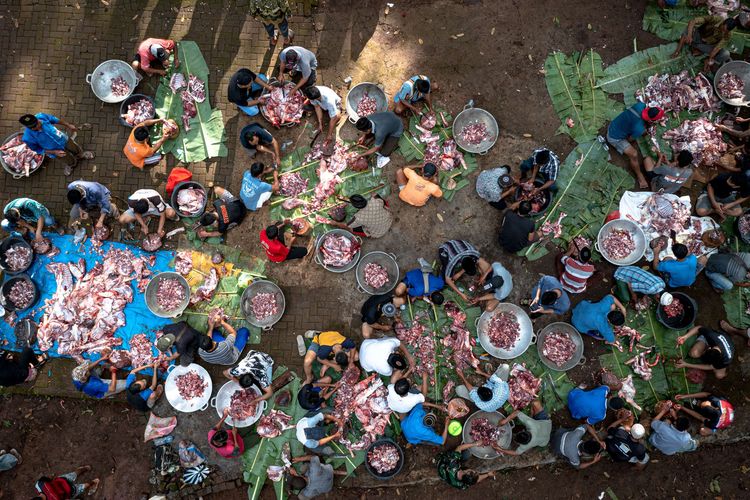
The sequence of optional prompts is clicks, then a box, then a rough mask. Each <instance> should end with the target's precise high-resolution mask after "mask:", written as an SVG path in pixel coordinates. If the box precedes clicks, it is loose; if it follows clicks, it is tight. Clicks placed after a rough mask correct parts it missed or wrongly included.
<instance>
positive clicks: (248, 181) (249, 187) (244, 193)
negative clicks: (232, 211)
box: [240, 170, 273, 211]
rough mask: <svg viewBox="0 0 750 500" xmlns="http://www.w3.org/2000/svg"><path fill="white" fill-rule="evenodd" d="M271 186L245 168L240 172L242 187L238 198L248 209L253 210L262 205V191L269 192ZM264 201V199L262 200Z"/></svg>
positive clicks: (271, 189) (271, 188)
mask: <svg viewBox="0 0 750 500" xmlns="http://www.w3.org/2000/svg"><path fill="white" fill-rule="evenodd" d="M272 191H273V186H271V185H270V184H269V183H267V182H263V181H262V180H260V179H258V178H256V177H253V175H252V174H251V173H250V171H249V170H245V173H244V174H242V189H241V190H240V199H241V200H242V203H244V204H245V208H247V209H248V210H252V211H255V210H257V209H259V208H260V206H259V205H262V204H263V203H262V201H261V199H260V198H261V195H262V194H263V193H271V192H272ZM263 201H265V200H263Z"/></svg>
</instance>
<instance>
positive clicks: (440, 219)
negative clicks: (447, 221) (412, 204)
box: [437, 214, 443, 222]
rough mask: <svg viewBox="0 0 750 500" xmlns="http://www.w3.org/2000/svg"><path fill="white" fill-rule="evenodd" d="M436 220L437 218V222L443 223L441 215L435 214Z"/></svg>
mask: <svg viewBox="0 0 750 500" xmlns="http://www.w3.org/2000/svg"><path fill="white" fill-rule="evenodd" d="M437 218H438V220H439V221H440V222H443V216H442V215H440V214H437Z"/></svg>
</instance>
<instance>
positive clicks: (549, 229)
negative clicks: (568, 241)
mask: <svg viewBox="0 0 750 500" xmlns="http://www.w3.org/2000/svg"><path fill="white" fill-rule="evenodd" d="M567 215H568V214H566V213H565V212H560V215H559V216H558V217H557V220H556V221H554V222H551V221H550V220H549V219H547V220H545V221H544V224H542V227H540V228H539V230H540V231H541V232H542V234H543V235H545V236H551V237H553V238H559V237H560V236H562V232H563V228H562V220H563V219H564V218H565V217H566V216H567Z"/></svg>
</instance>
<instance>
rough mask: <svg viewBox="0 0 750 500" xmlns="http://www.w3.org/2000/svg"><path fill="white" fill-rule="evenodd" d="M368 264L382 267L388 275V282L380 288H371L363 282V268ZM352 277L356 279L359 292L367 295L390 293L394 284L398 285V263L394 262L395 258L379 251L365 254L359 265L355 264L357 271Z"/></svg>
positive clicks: (390, 254)
mask: <svg viewBox="0 0 750 500" xmlns="http://www.w3.org/2000/svg"><path fill="white" fill-rule="evenodd" d="M370 263H374V264H378V265H379V266H382V267H383V268H385V270H386V272H387V273H388V282H387V283H386V284H385V285H383V286H381V287H380V288H373V287H371V286H370V285H368V284H367V283H366V282H365V266H366V265H367V264H370ZM354 275H355V276H356V278H357V287H358V288H359V291H360V292H363V293H369V294H370V295H377V294H381V293H387V292H390V291H391V290H393V288H394V287H395V286H396V283H398V278H399V269H398V263H397V262H396V256H395V255H394V254H392V253H385V252H380V251H375V252H370V253H368V254H365V255H364V256H363V257H362V258H361V259H360V260H359V264H357V269H356V270H355V271H354Z"/></svg>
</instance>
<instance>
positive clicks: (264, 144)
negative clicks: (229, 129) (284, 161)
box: [240, 123, 281, 168]
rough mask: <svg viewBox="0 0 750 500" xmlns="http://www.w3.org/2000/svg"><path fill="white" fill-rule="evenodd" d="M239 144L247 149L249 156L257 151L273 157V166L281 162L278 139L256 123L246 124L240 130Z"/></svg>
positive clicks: (275, 166)
mask: <svg viewBox="0 0 750 500" xmlns="http://www.w3.org/2000/svg"><path fill="white" fill-rule="evenodd" d="M240 144H242V147H244V148H245V149H246V150H247V153H248V155H250V158H255V155H256V153H257V152H258V151H260V152H261V153H266V154H269V155H271V156H272V157H273V167H274V168H278V167H279V163H281V146H279V141H277V140H276V138H274V136H272V135H271V133H270V132H269V131H268V130H266V129H265V128H264V127H263V126H261V125H260V124H258V123H251V124H250V125H246V126H245V127H244V128H243V129H242V130H241V131H240Z"/></svg>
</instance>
